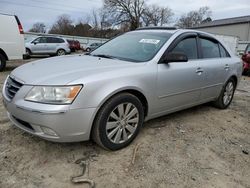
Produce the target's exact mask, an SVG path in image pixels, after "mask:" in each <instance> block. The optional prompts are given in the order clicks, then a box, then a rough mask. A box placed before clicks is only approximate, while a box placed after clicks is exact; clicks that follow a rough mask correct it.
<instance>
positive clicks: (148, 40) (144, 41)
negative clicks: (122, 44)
mask: <svg viewBox="0 0 250 188" xmlns="http://www.w3.org/2000/svg"><path fill="white" fill-rule="evenodd" d="M139 42H140V43H148V44H158V43H159V42H160V40H156V39H141V40H140V41H139Z"/></svg>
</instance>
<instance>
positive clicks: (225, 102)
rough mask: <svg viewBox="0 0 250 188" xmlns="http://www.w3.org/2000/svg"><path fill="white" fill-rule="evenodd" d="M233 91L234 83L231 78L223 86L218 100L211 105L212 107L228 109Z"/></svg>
mask: <svg viewBox="0 0 250 188" xmlns="http://www.w3.org/2000/svg"><path fill="white" fill-rule="evenodd" d="M235 89H236V82H235V80H234V79H233V78H230V79H229V80H228V81H227V82H226V84H225V85H224V86H223V88H222V91H221V94H220V96H219V98H218V99H217V100H216V101H215V102H214V103H213V105H214V106H215V107H216V108H219V109H226V108H228V107H229V105H230V104H231V102H232V100H233V96H234V92H235Z"/></svg>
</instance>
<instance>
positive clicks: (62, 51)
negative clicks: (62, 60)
mask: <svg viewBox="0 0 250 188" xmlns="http://www.w3.org/2000/svg"><path fill="white" fill-rule="evenodd" d="M57 55H58V56H62V55H65V51H64V50H58V52H57Z"/></svg>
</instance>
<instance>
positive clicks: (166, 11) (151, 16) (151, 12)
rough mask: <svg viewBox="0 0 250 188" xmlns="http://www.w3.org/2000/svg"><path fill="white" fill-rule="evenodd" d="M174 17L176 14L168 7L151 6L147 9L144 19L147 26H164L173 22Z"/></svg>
mask: <svg viewBox="0 0 250 188" xmlns="http://www.w3.org/2000/svg"><path fill="white" fill-rule="evenodd" d="M173 15H174V13H173V12H172V10H171V9H170V8H168V7H159V6H157V5H150V6H148V7H146V8H145V10H144V13H143V17H142V18H143V21H144V23H145V25H146V26H149V25H154V26H163V25H164V24H167V23H169V22H170V21H171V18H172V17H173Z"/></svg>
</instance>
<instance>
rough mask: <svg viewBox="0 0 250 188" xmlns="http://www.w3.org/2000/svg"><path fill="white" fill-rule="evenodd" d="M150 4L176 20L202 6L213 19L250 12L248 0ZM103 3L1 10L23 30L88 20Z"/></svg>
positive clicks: (12, 2) (70, 1)
mask: <svg viewBox="0 0 250 188" xmlns="http://www.w3.org/2000/svg"><path fill="white" fill-rule="evenodd" d="M147 2H148V4H157V5H159V6H168V7H170V8H171V9H172V10H173V12H174V13H175V17H174V19H178V17H180V15H182V14H183V13H186V12H188V11H191V10H196V9H199V7H201V6H209V7H210V8H211V9H212V12H213V15H212V19H222V18H229V17H237V16H245V15H250V11H249V10H250V2H249V0H171V1H168V0H147ZM101 6H102V0H57V1H52V0H22V1H20V0H0V13H8V14H16V15H18V17H19V19H20V20H21V22H22V24H23V27H24V30H28V29H30V28H31V26H32V25H33V23H35V22H44V23H45V24H46V25H47V26H48V27H50V26H51V24H52V23H53V22H54V21H55V20H56V18H57V17H58V16H59V15H61V14H69V15H70V16H71V17H72V18H73V19H74V21H75V22H77V21H78V20H79V19H83V20H84V19H86V17H87V15H88V14H90V13H91V12H92V10H93V9H98V8H100V7H101Z"/></svg>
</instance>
